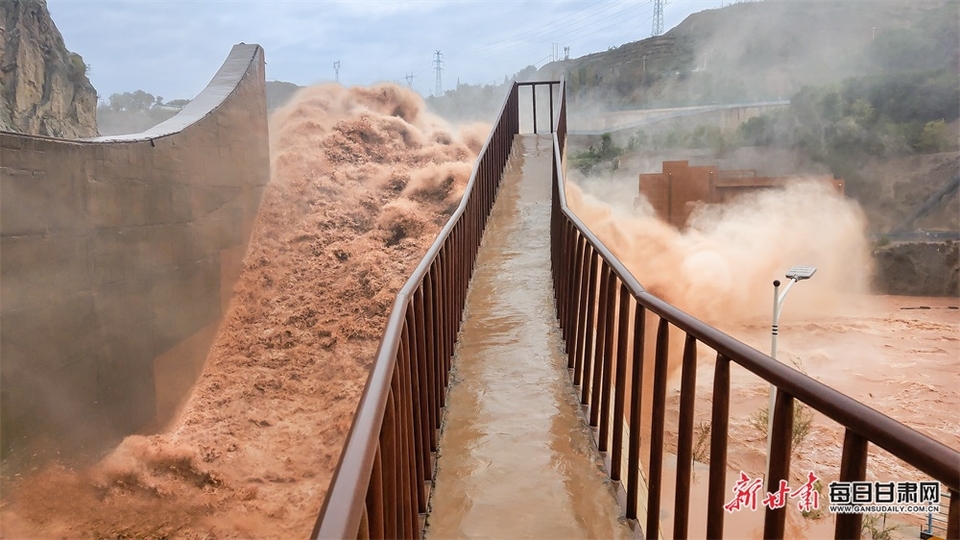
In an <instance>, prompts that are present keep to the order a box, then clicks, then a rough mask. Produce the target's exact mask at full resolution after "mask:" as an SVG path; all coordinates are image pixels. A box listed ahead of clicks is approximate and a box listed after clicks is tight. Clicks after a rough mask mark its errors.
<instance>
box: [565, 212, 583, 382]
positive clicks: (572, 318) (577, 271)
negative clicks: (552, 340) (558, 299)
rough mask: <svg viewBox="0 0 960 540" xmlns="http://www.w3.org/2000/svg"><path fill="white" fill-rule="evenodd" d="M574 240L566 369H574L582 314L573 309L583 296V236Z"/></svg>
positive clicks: (578, 236) (579, 235)
mask: <svg viewBox="0 0 960 540" xmlns="http://www.w3.org/2000/svg"><path fill="white" fill-rule="evenodd" d="M571 226H572V225H571ZM574 231H576V228H574ZM576 238H577V243H576V246H575V247H574V253H573V273H572V274H571V275H570V314H569V316H568V320H567V326H569V327H570V337H571V339H569V340H567V369H571V368H573V367H575V366H574V364H575V360H574V359H575V358H576V348H577V347H576V346H577V342H578V341H579V340H580V318H581V315H582V313H583V312H582V311H579V310H577V309H574V308H575V307H577V306H580V305H582V304H581V302H580V296H581V295H582V294H583V293H582V290H581V287H580V285H581V282H582V281H583V278H582V277H581V274H582V273H583V244H584V240H583V235H581V234H579V233H577V234H576Z"/></svg>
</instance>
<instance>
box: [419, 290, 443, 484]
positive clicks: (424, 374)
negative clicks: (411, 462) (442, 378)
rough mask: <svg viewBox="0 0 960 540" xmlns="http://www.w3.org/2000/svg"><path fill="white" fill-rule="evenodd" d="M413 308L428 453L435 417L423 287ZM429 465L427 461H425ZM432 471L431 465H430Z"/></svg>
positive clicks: (433, 447) (434, 445) (434, 443)
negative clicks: (424, 406) (424, 408)
mask: <svg viewBox="0 0 960 540" xmlns="http://www.w3.org/2000/svg"><path fill="white" fill-rule="evenodd" d="M413 306H414V319H415V320H416V322H417V325H416V334H415V335H416V338H417V367H418V370H419V371H420V403H421V405H426V407H427V410H426V414H425V415H424V416H425V420H426V424H425V426H424V427H425V428H426V433H425V435H426V440H425V441H424V442H426V443H427V448H428V449H429V450H430V451H433V450H436V448H437V440H436V439H437V435H436V427H437V417H436V410H437V407H436V402H435V401H434V394H433V392H432V390H431V388H432V387H433V383H432V380H431V377H430V369H429V368H428V366H429V365H430V363H429V360H430V359H429V358H428V357H427V344H426V339H427V338H426V324H425V321H424V316H423V287H420V288H419V289H417V291H416V292H415V293H414V295H413ZM427 463H428V464H429V460H428V461H427ZM430 465H431V467H429V468H430V469H432V464H430Z"/></svg>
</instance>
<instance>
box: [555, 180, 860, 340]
mask: <svg viewBox="0 0 960 540" xmlns="http://www.w3.org/2000/svg"><path fill="white" fill-rule="evenodd" d="M621 182H631V181H630V180H595V179H591V180H588V181H585V182H583V185H585V186H588V188H587V190H585V189H584V188H582V187H581V186H580V185H578V184H576V183H573V182H568V183H567V186H566V193H567V201H568V204H569V205H570V207H571V209H572V210H573V211H574V212H576V214H577V215H578V216H579V217H580V218H581V219H582V220H583V221H584V223H585V224H586V225H587V226H588V227H589V228H590V230H592V231H593V232H594V234H596V235H597V236H598V237H599V238H600V240H601V241H602V242H604V244H605V245H606V246H607V247H608V248H609V249H610V250H611V251H612V252H613V253H614V255H616V256H617V257H618V258H619V259H620V260H621V261H622V262H623V263H624V264H625V265H626V267H627V268H628V269H629V270H630V271H631V273H633V275H634V276H635V277H636V278H637V279H638V280H639V281H640V283H641V284H642V285H643V286H644V287H645V288H646V289H647V290H648V291H650V292H651V293H652V294H654V295H656V296H658V297H660V298H662V299H663V300H665V301H667V302H669V303H671V304H673V305H675V306H677V307H678V308H680V309H682V310H683V311H685V312H687V313H689V314H691V315H693V316H695V317H697V318H699V319H701V320H704V321H705V322H708V323H711V324H718V325H721V326H723V327H726V328H729V327H730V325H731V324H735V323H741V322H746V321H750V320H754V319H756V318H758V317H768V318H769V317H770V315H771V313H772V304H773V300H772V298H773V286H772V283H773V280H774V279H779V280H780V281H781V282H786V279H785V278H784V273H785V272H786V271H787V270H788V269H789V268H790V267H791V266H794V265H798V264H807V265H814V266H817V268H818V270H817V273H816V275H815V277H814V278H813V279H811V280H810V281H809V283H804V285H803V287H804V292H803V294H802V295H798V294H794V295H792V296H791V298H790V303H791V306H790V310H791V312H793V313H794V314H809V313H813V312H818V313H823V312H824V310H828V311H829V310H830V309H833V308H835V307H837V306H838V305H839V304H840V303H842V302H843V297H844V296H846V295H857V294H863V293H866V292H867V287H868V284H869V278H870V268H871V259H870V250H869V244H868V241H867V239H866V236H865V234H864V231H865V220H864V217H863V213H862V211H861V210H860V208H859V205H857V203H856V202H855V201H852V200H850V199H845V198H843V197H842V196H838V195H837V194H836V193H834V192H833V191H832V189H831V188H830V187H828V186H824V185H822V184H819V183H816V182H809V181H803V180H798V181H797V182H795V183H793V184H791V185H789V186H787V187H786V188H785V189H782V190H766V191H759V192H754V193H751V194H747V195H745V196H742V197H740V198H738V199H737V200H736V201H734V202H731V203H726V204H717V205H708V204H701V205H700V206H699V207H697V209H696V211H695V212H694V214H693V215H692V216H691V218H690V221H689V223H688V226H687V227H686V228H685V229H683V230H678V229H676V228H675V227H673V226H671V225H669V224H668V223H666V222H664V221H663V220H661V219H659V218H657V217H656V215H655V214H654V212H653V209H652V207H651V206H650V204H649V203H647V202H646V200H645V199H641V200H640V203H639V204H638V205H637V208H636V209H633V208H631V207H630V206H627V205H624V204H622V203H618V202H617V200H616V199H613V198H612V197H611V196H613V197H619V200H620V201H623V200H631V199H627V198H625V197H623V194H624V193H625V192H626V191H627V190H626V189H625V188H624V187H623V186H622V185H621V186H612V185H611V184H613V183H621ZM630 185H631V186H633V190H636V185H637V184H636V180H633V181H632V183H630ZM634 193H636V191H634Z"/></svg>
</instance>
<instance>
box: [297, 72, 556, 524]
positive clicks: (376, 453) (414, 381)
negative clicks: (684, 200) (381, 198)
mask: <svg viewBox="0 0 960 540" xmlns="http://www.w3.org/2000/svg"><path fill="white" fill-rule="evenodd" d="M541 84H546V85H548V86H549V87H550V88H551V89H552V88H553V86H557V85H559V84H560V83H559V81H553V82H548V83H514V84H513V85H512V87H511V89H510V92H509V93H508V95H507V97H506V98H505V100H504V103H503V105H502V107H501V110H500V114H499V116H498V117H497V121H496V124H495V126H494V128H493V130H492V131H491V133H490V136H489V137H488V139H487V141H486V143H485V144H484V146H483V148H482V150H481V151H480V155H479V156H478V157H477V161H476V165H475V167H474V170H473V173H472V175H471V177H470V180H469V182H468V183H467V187H466V190H465V193H464V197H463V200H462V201H461V202H460V205H459V206H458V207H457V209H456V210H455V211H454V213H453V215H452V216H451V217H450V219H449V221H448V222H447V224H446V226H444V228H443V229H442V230H441V231H440V234H439V235H438V237H437V239H436V241H435V242H434V243H433V244H432V245H431V246H430V248H429V249H428V250H427V253H426V255H424V257H423V259H422V260H421V262H420V264H419V265H418V266H417V268H416V269H415V270H414V271H413V274H412V275H411V276H410V278H409V279H408V280H407V282H406V283H405V284H404V286H403V287H402V288H401V289H400V291H399V292H398V293H397V298H396V300H395V302H394V305H393V309H392V311H391V312H390V317H389V319H388V322H387V327H386V329H385V331H384V335H383V340H382V341H381V343H380V347H379V349H378V351H377V355H376V359H375V361H374V363H373V366H372V368H371V372H370V377H369V379H368V381H367V384H366V386H365V388H364V391H363V394H362V396H361V398H360V403H359V405H358V406H357V413H356V415H355V416H354V420H353V424H352V426H351V428H350V433H349V435H348V436H347V442H346V444H345V446H344V448H343V452H342V453H341V456H340V461H339V463H338V465H337V469H336V471H335V472H334V476H333V479H332V480H331V483H330V487H329V489H328V491H327V496H326V499H325V500H324V503H323V507H322V508H321V510H320V514H319V516H318V518H317V521H316V524H315V525H314V529H313V534H312V536H313V537H314V538H419V537H420V533H421V528H422V518H423V515H424V514H425V512H426V510H427V501H428V498H429V495H430V488H431V479H432V478H433V472H434V452H436V450H437V438H438V432H439V429H440V421H441V419H442V418H441V412H442V408H443V405H444V403H445V401H446V387H447V383H448V375H449V372H450V361H451V357H452V355H453V348H454V344H455V342H456V336H457V332H458V330H459V328H460V320H461V314H462V313H463V307H464V302H465V301H466V293H467V285H468V283H469V281H470V276H471V275H472V273H473V267H474V263H475V261H476V256H477V250H478V249H479V246H480V239H481V236H482V234H483V230H484V227H485V225H486V222H487V217H488V216H489V214H490V210H491V208H492V207H493V203H494V199H495V198H496V194H497V189H498V187H499V185H500V179H501V177H502V173H503V169H504V167H505V165H506V163H507V158H508V157H509V155H510V150H511V147H512V145H513V137H514V136H515V135H516V134H517V133H519V130H520V115H519V110H520V109H519V105H518V95H519V88H520V87H524V86H531V87H533V88H534V89H535V88H536V87H537V86H539V85H541ZM550 94H551V97H550V123H551V131H552V126H553V101H552V99H553V98H552V95H553V92H552V91H551V92H550ZM532 95H533V99H534V100H536V90H534V92H533V93H532ZM534 103H535V101H534ZM533 130H534V132H536V131H537V120H536V107H534V116H533Z"/></svg>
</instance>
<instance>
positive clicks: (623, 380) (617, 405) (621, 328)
mask: <svg viewBox="0 0 960 540" xmlns="http://www.w3.org/2000/svg"><path fill="white" fill-rule="evenodd" d="M631 298H633V297H632V296H630V290H629V289H628V288H627V284H626V283H621V284H620V307H619V314H618V315H619V316H618V321H617V378H616V381H615V382H614V398H613V443H612V446H613V448H612V449H611V453H610V478H612V479H613V480H616V481H619V480H620V461H621V459H622V457H623V421H624V417H623V405H624V400H625V399H626V395H627V344H628V338H629V335H628V334H629V332H630V328H629V325H630V300H631Z"/></svg>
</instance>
